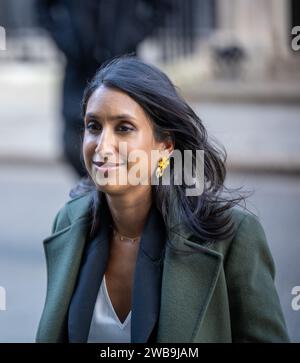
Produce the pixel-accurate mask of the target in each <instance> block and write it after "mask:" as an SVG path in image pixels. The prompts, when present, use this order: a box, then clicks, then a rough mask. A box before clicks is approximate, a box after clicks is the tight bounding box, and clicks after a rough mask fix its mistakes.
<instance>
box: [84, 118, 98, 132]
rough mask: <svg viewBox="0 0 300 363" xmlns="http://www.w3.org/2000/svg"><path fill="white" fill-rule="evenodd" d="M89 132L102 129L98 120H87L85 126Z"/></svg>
mask: <svg viewBox="0 0 300 363" xmlns="http://www.w3.org/2000/svg"><path fill="white" fill-rule="evenodd" d="M85 128H86V129H87V130H88V131H89V132H91V133H95V132H96V131H98V130H100V129H101V126H100V125H99V124H98V122H95V121H93V120H90V121H88V122H87V124H86V127H85Z"/></svg>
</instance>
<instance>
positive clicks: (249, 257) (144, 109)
mask: <svg viewBox="0 0 300 363" xmlns="http://www.w3.org/2000/svg"><path fill="white" fill-rule="evenodd" d="M82 111H83V119H84V137H83V147H82V152H83V162H84V165H85V167H86V169H87V172H88V179H87V180H82V181H81V182H80V183H79V184H78V186H77V187H76V188H74V189H73V190H72V191H71V194H70V195H71V197H72V199H71V200H70V201H69V202H67V203H66V205H65V206H64V207H63V208H62V209H61V210H60V211H59V212H58V214H57V216H56V218H55V220H54V224H53V229H52V235H51V236H50V237H48V238H46V239H45V240H44V248H45V254H46V259H47V274H48V282H47V296H46V302H45V306H44V310H43V314H42V317H41V320H40V323H39V328H38V332H37V336H36V341H37V342H134V343H136V342H144V343H145V342H147V343H149V342H171V343H178V342H191V343H200V342H287V341H289V337H288V333H287V330H286V326H285V321H284V317H283V314H282V310H281V306H280V301H279V298H278V295H277V292H276V289H275V286H274V275H275V269H274V262H273V258H272V256H271V253H270V250H269V247H268V244H267V241H266V236H265V233H264V230H263V227H262V226H261V224H260V222H259V220H258V219H257V218H256V217H255V216H254V215H253V214H251V213H250V212H249V211H247V210H246V209H245V208H242V207H241V206H240V205H238V203H240V202H241V201H243V200H244V199H245V198H243V197H241V196H239V197H236V198H229V197H227V198H226V197H225V195H224V194H223V195H221V193H223V192H225V191H228V189H227V188H226V187H225V185H224V181H225V175H226V169H225V160H226V152H224V154H222V153H221V151H220V150H218V148H217V147H216V146H213V144H212V143H211V142H210V141H208V135H207V133H206V130H205V128H204V126H203V125H202V123H201V121H200V119H199V118H198V116H197V115H196V114H195V113H194V112H193V110H192V109H191V108H190V107H189V106H188V104H187V103H186V102H185V101H184V100H183V98H182V97H181V96H180V95H179V93H178V92H177V91H176V88H175V87H174V85H173V84H172V83H171V81H170V80H169V78H168V77H167V76H166V75H165V74H164V73H163V72H161V71H160V70H159V69H157V68H156V67H154V66H152V65H149V64H147V63H144V62H143V61H141V60H139V59H137V58H136V57H131V56H123V57H119V58H115V59H113V60H112V61H110V62H109V63H107V64H105V65H104V66H102V68H100V69H99V71H98V72H97V73H96V75H95V77H94V79H93V80H92V81H91V83H89V84H88V85H87V88H86V90H85V93H84V98H83V102H82ZM187 150H191V151H193V152H194V153H193V155H192V158H191V159H189V158H188V157H187V156H186V155H185V152H186V151H187ZM197 150H203V152H204V159H202V161H203V160H204V163H203V162H202V166H203V168H202V169H201V167H199V164H198V165H197V163H198V161H199V159H198V158H197V157H196V155H198V154H197V153H196V152H195V151H197ZM153 151H156V154H155V153H154V152H153ZM195 154H196V155H195ZM137 155H138V157H136V156H137ZM173 155H175V156H176V158H173V157H172V156H173ZM181 156H182V159H183V162H182V163H180V160H179V159H180V157H181ZM188 159H189V160H188ZM178 160H179V162H178ZM191 165H192V173H191V175H192V177H191V180H194V181H195V183H196V184H197V182H199V181H200V180H201V183H200V187H202V188H201V189H200V193H199V192H198V193H195V192H194V193H191V190H192V188H191V183H190V180H189V178H188V181H187V180H186V179H185V178H183V180H179V179H180V176H181V175H182V174H183V173H187V169H189V167H190V166H191ZM199 170H200V171H201V170H202V171H203V174H202V176H201V175H199V174H197V171H199ZM195 171H196V177H195V178H194V179H193V176H194V174H195V173H194V172H195ZM182 172H183V173H182ZM187 174H188V173H187ZM165 176H169V177H168V178H166V177H165ZM198 186H199V183H198ZM194 190H198V191H199V188H198V189H197V188H195V189H194ZM191 194H193V195H191Z"/></svg>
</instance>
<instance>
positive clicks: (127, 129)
mask: <svg viewBox="0 0 300 363" xmlns="http://www.w3.org/2000/svg"><path fill="white" fill-rule="evenodd" d="M117 131H120V132H122V133H124V132H125V133H127V132H130V131H134V128H133V127H130V126H127V125H120V126H118V127H117Z"/></svg>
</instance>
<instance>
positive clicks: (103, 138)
mask: <svg viewBox="0 0 300 363" xmlns="http://www.w3.org/2000/svg"><path fill="white" fill-rule="evenodd" d="M114 151H115V139H114V135H113V133H112V132H111V131H110V130H109V129H106V130H104V129H103V130H102V132H101V134H100V135H99V139H98V142H97V147H96V149H95V153H96V154H98V155H100V157H101V160H104V158H106V157H107V156H109V155H110V156H112V155H114Z"/></svg>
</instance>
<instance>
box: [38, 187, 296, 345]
mask: <svg viewBox="0 0 300 363" xmlns="http://www.w3.org/2000/svg"><path fill="white" fill-rule="evenodd" d="M90 198H91V196H90V194H89V193H88V194H85V195H84V196H81V197H77V198H75V199H72V200H70V201H69V202H67V203H66V205H65V206H64V207H63V208H62V209H61V210H60V211H59V212H58V214H57V215H56V218H55V220H54V223H53V228H52V235H51V236H49V237H47V238H46V239H45V240H44V241H43V242H44V250H45V256H46V263H47V295H46V301H45V305H44V309H43V313H42V316H41V319H40V322H39V327H38V331H37V334H36V342H62V341H64V339H65V331H66V324H67V323H66V321H67V319H66V317H67V312H68V307H69V304H70V300H71V297H72V293H73V291H74V286H75V282H76V278H77V275H78V271H79V268H80V261H81V257H82V254H83V248H84V246H85V241H86V238H85V236H86V234H87V226H88V222H89V217H88V207H89V204H90ZM231 213H232V217H233V220H234V223H235V224H236V226H237V230H236V234H235V236H234V238H233V239H226V240H225V239H224V240H223V241H219V242H217V243H215V244H211V245H206V246H203V245H200V244H198V243H197V241H196V239H195V236H192V235H191V234H190V233H189V232H186V231H185V230H182V231H181V232H180V233H178V234H177V233H176V234H175V233H174V234H173V235H172V243H173V245H176V246H178V247H179V248H180V249H182V250H186V251H188V252H191V251H192V252H193V253H190V254H186V255H182V256H177V255H174V253H173V252H171V251H170V249H169V247H166V253H165V260H164V268H163V274H162V285H161V300H160V311H159V320H158V330H157V342H158V343H160V342H161V343H164V342H170V343H181V342H182V343H184V342H190V343H202V342H289V337H288V333H287V328H286V325H285V321H284V317H283V313H282V309H281V305H280V301H279V297H278V294H277V291H276V288H275V285H274V276H275V268H274V261H273V258H272V255H271V253H270V250H269V247H268V244H267V241H266V236H265V233H264V230H263V228H262V226H261V224H260V222H259V221H258V219H257V218H256V217H254V216H253V215H252V214H250V213H249V212H246V211H244V210H242V209H241V208H239V207H234V208H233V209H231Z"/></svg>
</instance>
